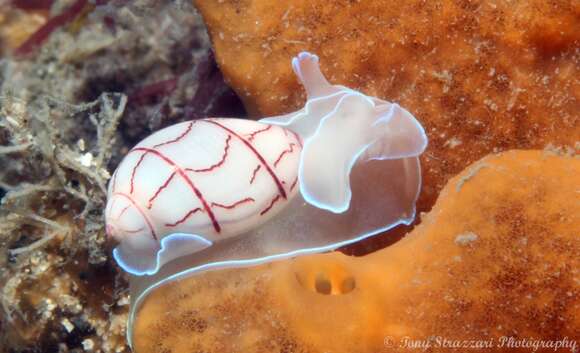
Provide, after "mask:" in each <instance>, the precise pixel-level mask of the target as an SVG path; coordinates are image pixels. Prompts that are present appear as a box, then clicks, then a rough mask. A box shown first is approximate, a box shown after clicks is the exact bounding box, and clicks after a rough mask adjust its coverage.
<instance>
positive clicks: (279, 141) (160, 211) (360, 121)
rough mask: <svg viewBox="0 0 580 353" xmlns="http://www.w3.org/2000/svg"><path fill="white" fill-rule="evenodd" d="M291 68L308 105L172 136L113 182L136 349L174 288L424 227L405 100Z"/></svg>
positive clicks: (208, 122) (420, 141)
mask: <svg viewBox="0 0 580 353" xmlns="http://www.w3.org/2000/svg"><path fill="white" fill-rule="evenodd" d="M292 68H293V70H294V72H295V74H296V75H297V76H298V79H299V80H300V82H301V83H302V85H303V86H304V88H305V89H306V92H307V95H308V100H307V102H306V104H305V106H304V108H302V109H300V110H298V111H296V112H293V113H290V114H286V115H282V116H276V117H269V118H265V119H262V120H260V121H252V120H243V119H231V118H227V119H226V118H209V119H200V120H195V121H189V122H184V123H179V124H176V125H173V126H170V127H167V128H164V129H162V130H159V131H157V132H155V133H154V134H152V135H151V136H149V137H147V138H146V139H144V140H143V141H141V142H140V143H139V144H137V146H135V147H134V148H133V149H132V150H131V151H129V153H128V154H127V156H125V158H124V159H123V161H122V162H121V164H120V165H119V167H118V168H117V170H116V171H115V173H114V174H113V176H112V178H111V180H110V182H109V188H108V201H107V206H106V209H105V217H106V229H107V234H108V235H109V236H111V237H113V238H114V239H115V240H116V241H117V242H118V245H117V247H116V248H115V249H114V251H113V256H114V258H115V260H116V261H117V263H118V264H119V265H120V266H121V267H122V268H123V269H124V270H125V271H127V272H128V273H130V274H131V276H130V278H131V280H130V281H131V292H132V307H131V312H130V317H129V330H128V339H129V342H131V325H132V322H133V321H134V317H135V313H136V311H137V308H138V306H139V304H140V302H141V301H142V299H143V298H144V297H145V296H146V295H147V294H148V293H149V292H150V291H151V290H153V289H154V288H156V287H158V286H161V285H163V284H165V283H167V282H169V281H174V280H178V279H182V278H185V277H187V276H189V275H192V274H194V273H198V272H200V271H205V270H210V269H219V268H227V267H241V266H249V265H256V264H260V263H265V262H269V261H273V260H276V259H282V258H289V257H294V256H298V255H302V254H312V253H319V252H324V251H330V250H333V249H336V248H338V247H340V246H343V245H347V244H350V243H353V242H356V241H359V240H361V239H364V238H367V237H370V236H372V235H376V234H378V233H381V232H383V231H385V230H388V229H390V228H393V227H395V226H397V225H399V224H402V223H403V224H410V223H411V222H412V221H413V219H414V217H415V202H416V200H417V197H418V194H419V190H420V185H421V173H420V165H419V159H418V156H419V155H420V154H421V153H423V151H424V150H425V148H426V146H427V137H426V135H425V131H424V130H423V128H422V127H421V125H420V124H419V123H418V122H417V120H416V119H415V118H414V117H413V115H411V114H410V113H409V112H408V111H406V110H405V109H403V108H401V107H400V106H399V105H397V104H395V103H390V102H387V101H384V100H381V99H378V98H375V97H368V96H366V95H364V94H362V93H360V92H357V91H354V90H352V89H349V88H347V87H343V86H338V85H331V84H330V83H329V82H328V81H327V80H326V78H325V77H324V76H323V74H322V72H321V71H320V68H319V65H318V57H317V56H315V55H312V54H309V53H305V52H303V53H300V54H299V55H298V56H297V57H295V58H294V59H293V60H292Z"/></svg>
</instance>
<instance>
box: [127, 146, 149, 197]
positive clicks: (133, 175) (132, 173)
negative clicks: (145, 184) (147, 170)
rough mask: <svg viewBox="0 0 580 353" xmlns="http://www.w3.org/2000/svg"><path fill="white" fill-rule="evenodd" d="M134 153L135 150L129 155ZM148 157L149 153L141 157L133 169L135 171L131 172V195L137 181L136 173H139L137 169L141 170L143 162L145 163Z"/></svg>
mask: <svg viewBox="0 0 580 353" xmlns="http://www.w3.org/2000/svg"><path fill="white" fill-rule="evenodd" d="M132 151H135V149H133V150H131V151H129V153H131V152H132ZM146 155H147V153H143V154H142V155H141V157H139V161H138V162H137V164H135V166H134V167H133V171H132V172H131V190H130V191H129V194H131V195H133V181H134V180H135V173H137V168H139V166H140V165H141V162H143V160H144V159H145V156H146Z"/></svg>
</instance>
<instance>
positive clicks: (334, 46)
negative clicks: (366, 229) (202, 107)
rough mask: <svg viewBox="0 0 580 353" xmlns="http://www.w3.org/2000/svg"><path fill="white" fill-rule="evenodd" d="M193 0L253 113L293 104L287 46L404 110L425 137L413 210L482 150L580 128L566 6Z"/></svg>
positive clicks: (570, 9) (548, 139)
mask: <svg viewBox="0 0 580 353" xmlns="http://www.w3.org/2000/svg"><path fill="white" fill-rule="evenodd" d="M194 2H195V5H196V7H197V8H198V9H199V11H200V13H201V14H202V16H203V18H204V21H205V23H206V25H207V27H208V31H209V33H210V36H211V39H212V43H213V47H214V50H215V55H216V59H217V62H218V63H219V65H220V68H221V69H222V71H223V73H224V76H225V77H226V79H227V80H228V82H229V83H230V85H231V86H232V88H233V89H234V90H235V91H236V92H237V93H238V94H239V96H240V97H241V98H242V99H243V101H244V103H245V105H246V107H247V109H248V111H249V112H250V113H252V114H253V115H255V116H264V115H276V114H284V113H287V112H291V111H293V110H295V109H296V108H297V107H300V106H302V104H304V101H305V99H304V96H303V94H302V92H301V91H300V90H299V89H298V87H299V83H298V82H297V81H296V80H295V79H294V77H293V75H292V72H291V70H290V69H289V68H288V67H287V66H285V65H281V64H280V63H284V62H285V61H286V60H289V58H290V57H291V56H292V55H293V53H295V52H297V51H299V50H308V51H311V52H315V53H318V54H319V56H320V58H321V61H322V62H323V63H325V65H324V66H323V71H324V73H325V74H326V76H327V77H329V78H332V81H333V82H336V83H340V84H342V85H345V86H348V87H353V88H354V87H356V89H358V90H359V91H361V92H363V93H365V94H368V95H373V96H381V97H383V98H385V99H387V100H390V101H396V102H398V103H399V104H400V105H402V106H404V107H405V108H406V109H408V110H409V111H410V112H412V113H413V115H414V116H415V117H417V119H418V120H419V121H421V124H422V125H423V126H424V127H425V131H427V134H428V135H429V151H428V153H425V154H423V155H422V157H421V165H422V173H423V174H422V176H423V191H422V192H421V195H420V197H419V199H418V201H417V208H418V210H419V211H427V210H429V209H430V208H431V206H432V205H433V204H434V202H435V199H436V198H437V196H438V195H439V191H440V190H441V189H442V188H443V186H444V185H445V184H446V182H447V180H448V179H449V178H451V177H452V176H453V175H456V174H457V173H459V172H460V171H461V170H463V169H464V168H465V167H467V166H468V165H469V164H470V163H473V162H474V161H476V160H478V159H480V158H482V157H484V156H485V155H487V154H489V153H495V152H499V151H502V150H507V149H531V148H534V149H543V148H544V147H545V146H546V145H547V144H549V143H552V144H554V145H568V146H574V144H575V143H576V141H577V140H578V136H579V135H580V121H579V116H578V110H579V106H578V91H577V90H576V89H575V88H574V84H573V82H575V79H576V77H578V76H580V72H579V68H580V65H579V61H578V60H579V58H578V54H577V48H578V46H579V43H580V37H579V33H580V31H578V30H575V29H574V28H577V23H578V13H579V12H578V6H577V5H575V4H574V1H570V0H564V1H558V2H546V1H542V0H527V1H523V2H520V3H518V6H512V5H511V4H509V3H507V2H499V3H494V4H483V3H472V2H465V1H451V0H443V1H437V2H425V1H422V0H410V1H404V2H396V1H388V2H387V1H381V0H366V1H325V0H313V1H304V2H295V1H260V0H254V1H213V0H195V1H194ZM480 5H481V6H480ZM385 238H386V237H385ZM385 238H383V239H385ZM381 241H382V239H379V238H374V239H373V240H372V241H369V242H365V243H366V244H365V245H366V247H358V251H359V252H369V251H371V250H373V249H376V248H378V247H380V245H381V244H380V242H381Z"/></svg>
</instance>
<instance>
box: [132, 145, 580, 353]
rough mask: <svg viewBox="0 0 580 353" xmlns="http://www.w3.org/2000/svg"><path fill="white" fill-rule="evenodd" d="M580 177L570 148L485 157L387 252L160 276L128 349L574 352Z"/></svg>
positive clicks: (578, 313) (579, 290)
mask: <svg viewBox="0 0 580 353" xmlns="http://www.w3.org/2000/svg"><path fill="white" fill-rule="evenodd" d="M482 166H483V167H482ZM579 173H580V160H578V158H575V157H571V156H565V155H558V154H553V153H551V152H544V151H509V152H504V153H500V154H497V155H491V156H488V157H486V158H484V159H482V160H480V161H479V162H477V163H475V164H473V165H472V166H470V167H469V168H466V169H465V170H464V171H463V172H462V173H460V174H459V175H457V176H455V177H453V178H452V179H451V180H450V181H449V183H448V184H447V185H446V187H445V188H444V189H443V191H442V193H441V196H440V198H439V199H438V201H437V203H436V204H435V206H434V208H433V210H432V211H431V212H430V213H428V214H426V215H424V216H423V222H422V223H421V224H420V225H419V226H418V227H416V228H415V229H414V230H413V231H412V232H411V233H410V234H409V235H408V236H407V237H405V238H404V239H402V240H401V241H399V242H397V243H396V244H394V245H393V246H391V247H388V248H386V249H383V250H380V251H377V252H375V253H373V254H369V255H366V256H363V257H348V256H345V255H343V254H341V253H338V252H335V253H330V254H318V255H312V256H304V257H300V258H296V259H293V260H287V261H279V262H275V263H270V264H267V265H262V266H256V267H252V268H247V269H245V268H244V269H227V270H223V271H214V272H206V273H203V274H200V275H198V276H193V277H190V278H187V279H183V280H180V281H175V282H172V283H168V284H166V285H165V286H161V287H159V288H157V289H155V290H153V291H151V292H150V294H149V296H147V297H146V298H144V299H143V300H142V303H141V308H133V309H132V311H133V312H132V315H133V318H132V319H131V320H132V322H133V327H132V334H133V335H132V340H133V348H134V351H135V352H137V353H154V352H166V353H167V352H183V351H203V352H207V353H213V352H247V353H262V352H309V353H318V352H332V353H349V352H360V353H366V352H408V351H410V350H420V349H421V350H422V349H427V350H429V351H432V352H449V351H451V350H452V348H453V347H451V346H450V345H457V344H459V345H461V344H465V345H470V346H469V347H470V349H471V348H476V347H477V346H476V345H478V344H479V345H486V346H480V349H482V348H485V349H486V350H489V351H493V352H499V351H502V352H503V351H511V350H513V349H515V348H514V347H513V346H512V347H508V346H507V345H508V343H507V340H515V341H518V342H520V343H521V342H523V340H527V342H528V343H530V342H536V344H539V342H540V341H542V342H544V344H552V345H555V344H556V343H557V342H559V344H560V347H562V345H563V344H566V346H564V348H562V351H564V350H566V351H568V350H574V349H573V348H574V347H573V346H572V344H575V347H576V349H577V348H578V344H580V342H577V341H576V343H574V339H577V328H578V326H579V325H580V308H579V306H578V300H579V298H580V286H579V284H578V281H577V274H578V273H577V271H578V270H577V269H578V268H579V266H580V258H579V257H578V253H579V252H580V244H579V242H578V234H577V233H578V229H579V227H580V218H579V217H578V215H579V214H580V204H579V203H578V202H577V200H576V199H575V198H574V197H571V194H573V193H574V192H575V190H577V189H578V177H577V176H578V175H579ZM137 304H139V303H137ZM502 337H503V338H502ZM443 340H446V343H445V344H447V346H444V343H443V342H444V341H443ZM413 344H414V346H413ZM454 347H455V348H456V349H457V350H465V349H466V348H465V347H466V346H461V347H460V346H454ZM551 348H553V347H543V346H540V348H539V350H543V351H552V350H553V349H551ZM530 349H531V348H530Z"/></svg>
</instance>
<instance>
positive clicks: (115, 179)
mask: <svg viewBox="0 0 580 353" xmlns="http://www.w3.org/2000/svg"><path fill="white" fill-rule="evenodd" d="M111 182H112V183H113V185H112V187H111V189H112V191H113V192H115V189H116V188H117V170H115V172H114V173H113V180H112V181H111Z"/></svg>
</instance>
